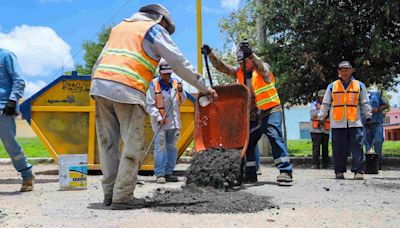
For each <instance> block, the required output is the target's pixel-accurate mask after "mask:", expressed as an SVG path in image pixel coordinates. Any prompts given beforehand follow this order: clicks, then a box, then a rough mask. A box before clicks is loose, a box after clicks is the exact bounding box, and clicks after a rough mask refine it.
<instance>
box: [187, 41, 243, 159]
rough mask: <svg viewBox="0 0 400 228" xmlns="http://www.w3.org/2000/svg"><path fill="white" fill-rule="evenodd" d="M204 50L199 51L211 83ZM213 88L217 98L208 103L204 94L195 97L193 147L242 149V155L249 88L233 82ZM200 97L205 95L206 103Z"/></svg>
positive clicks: (201, 149)
mask: <svg viewBox="0 0 400 228" xmlns="http://www.w3.org/2000/svg"><path fill="white" fill-rule="evenodd" d="M207 52H208V50H207V49H206V48H204V47H203V48H202V50H201V53H202V54H203V56H204V61H205V64H206V69H207V74H208V79H209V81H210V85H211V86H212V85H213V82H212V78H211V73H210V68H209V66H208V54H209V53H207ZM243 64H244V62H243ZM213 88H214V89H215V90H216V91H217V93H218V99H217V100H216V101H214V102H212V103H209V102H207V98H206V97H205V96H201V95H199V96H198V97H197V102H196V105H195V134H194V148H195V150H196V151H197V152H199V151H203V150H207V149H210V148H225V149H241V150H242V153H241V156H240V158H243V157H244V156H245V155H246V149H247V144H248V140H249V127H250V122H249V120H250V111H249V110H250V109H249V104H250V91H249V89H248V88H247V87H246V86H244V85H240V84H236V83H235V84H228V85H220V86H214V87H213ZM203 98H206V99H205V100H206V102H204V100H202V99H203Z"/></svg>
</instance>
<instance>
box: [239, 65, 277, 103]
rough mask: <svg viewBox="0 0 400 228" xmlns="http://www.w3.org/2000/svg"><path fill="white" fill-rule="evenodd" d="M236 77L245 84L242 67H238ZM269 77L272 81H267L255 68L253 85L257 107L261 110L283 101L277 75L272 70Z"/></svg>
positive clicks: (252, 78)
mask: <svg viewBox="0 0 400 228" xmlns="http://www.w3.org/2000/svg"><path fill="white" fill-rule="evenodd" d="M236 77H237V79H238V82H239V83H240V84H244V74H243V70H242V67H240V68H239V69H238V71H237V74H236ZM269 77H270V79H271V82H270V83H266V82H265V81H264V79H263V77H262V76H261V74H259V73H258V72H257V71H256V70H253V74H252V77H251V85H252V89H253V92H254V95H255V98H256V104H257V108H258V109H260V110H267V109H270V108H272V107H275V106H277V105H279V104H280V103H281V101H280V99H279V95H278V91H277V90H276V87H275V77H274V75H273V74H272V72H270V74H269Z"/></svg>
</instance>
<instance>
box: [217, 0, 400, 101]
mask: <svg viewBox="0 0 400 228" xmlns="http://www.w3.org/2000/svg"><path fill="white" fill-rule="evenodd" d="M399 12H400V2H399V1H397V0H388V1H383V0H374V1H373V0H366V1H355V0H340V1H333V0H325V1H323V0H317V1H315V0H306V1H291V0H265V1H264V3H263V5H262V6H261V7H255V3H254V0H253V1H248V3H247V5H246V7H244V8H243V9H239V10H238V11H237V12H234V13H231V14H230V15H229V16H228V17H227V18H224V19H223V20H222V23H220V28H221V31H222V32H223V33H224V34H225V35H226V45H225V47H227V46H228V44H231V43H237V41H238V40H240V39H241V37H243V36H247V37H251V39H254V40H255V38H254V35H255V32H254V31H255V30H254V28H255V26H254V25H255V17H256V16H258V17H262V19H263V21H264V23H265V27H266V29H267V41H266V43H265V44H263V45H256V46H261V47H262V48H260V49H259V50H257V52H258V53H259V55H261V56H262V57H263V59H264V60H266V61H267V62H268V63H270V64H271V67H272V70H273V72H274V74H275V76H276V78H277V86H278V89H279V95H280V97H281V99H282V100H283V102H285V103H287V104H289V105H295V104H306V103H308V102H309V101H310V100H311V99H312V95H313V93H314V92H315V91H318V90H319V89H321V88H325V87H326V86H327V85H328V84H329V83H330V82H332V81H334V80H336V79H337V71H336V68H337V64H338V63H339V62H340V61H342V60H349V61H351V62H352V63H353V65H354V66H355V69H356V72H355V76H356V78H358V79H360V80H361V81H363V82H364V83H365V84H366V85H367V86H368V85H370V84H373V83H375V84H379V85H381V86H382V87H383V88H384V89H385V90H387V89H392V88H394V87H395V86H396V85H397V84H398V81H396V80H395V78H397V76H398V75H399V74H400V61H399V56H400V14H399ZM249 33H250V34H249ZM252 35H253V36H252ZM253 44H254V41H253Z"/></svg>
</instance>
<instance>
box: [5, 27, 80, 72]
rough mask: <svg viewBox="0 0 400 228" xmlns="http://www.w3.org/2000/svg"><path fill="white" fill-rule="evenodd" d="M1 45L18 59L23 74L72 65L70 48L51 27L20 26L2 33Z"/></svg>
mask: <svg viewBox="0 0 400 228" xmlns="http://www.w3.org/2000/svg"><path fill="white" fill-rule="evenodd" d="M0 47H1V48H5V49H8V50H11V51H12V52H14V53H15V55H16V56H17V58H18V62H19V64H20V66H21V69H22V72H23V73H24V76H27V77H29V76H48V75H50V74H52V73H53V72H54V71H56V70H57V71H59V70H60V69H61V67H62V65H64V68H65V69H68V68H72V67H73V66H74V61H73V60H72V56H71V47H70V46H69V45H68V44H67V43H66V42H65V41H64V40H63V39H62V38H61V37H59V36H58V35H57V33H56V32H55V31H54V30H53V29H52V28H49V27H42V26H28V25H21V26H17V27H14V28H13V29H12V30H11V31H10V32H9V33H3V32H0Z"/></svg>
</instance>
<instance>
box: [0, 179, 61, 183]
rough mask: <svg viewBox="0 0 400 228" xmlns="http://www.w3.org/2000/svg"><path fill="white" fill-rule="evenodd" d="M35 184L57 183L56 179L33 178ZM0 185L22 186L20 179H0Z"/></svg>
mask: <svg viewBox="0 0 400 228" xmlns="http://www.w3.org/2000/svg"><path fill="white" fill-rule="evenodd" d="M34 182H35V183H36V184H46V183H57V182H58V178H57V179H38V178H35V181H34ZM0 184H22V179H0Z"/></svg>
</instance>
